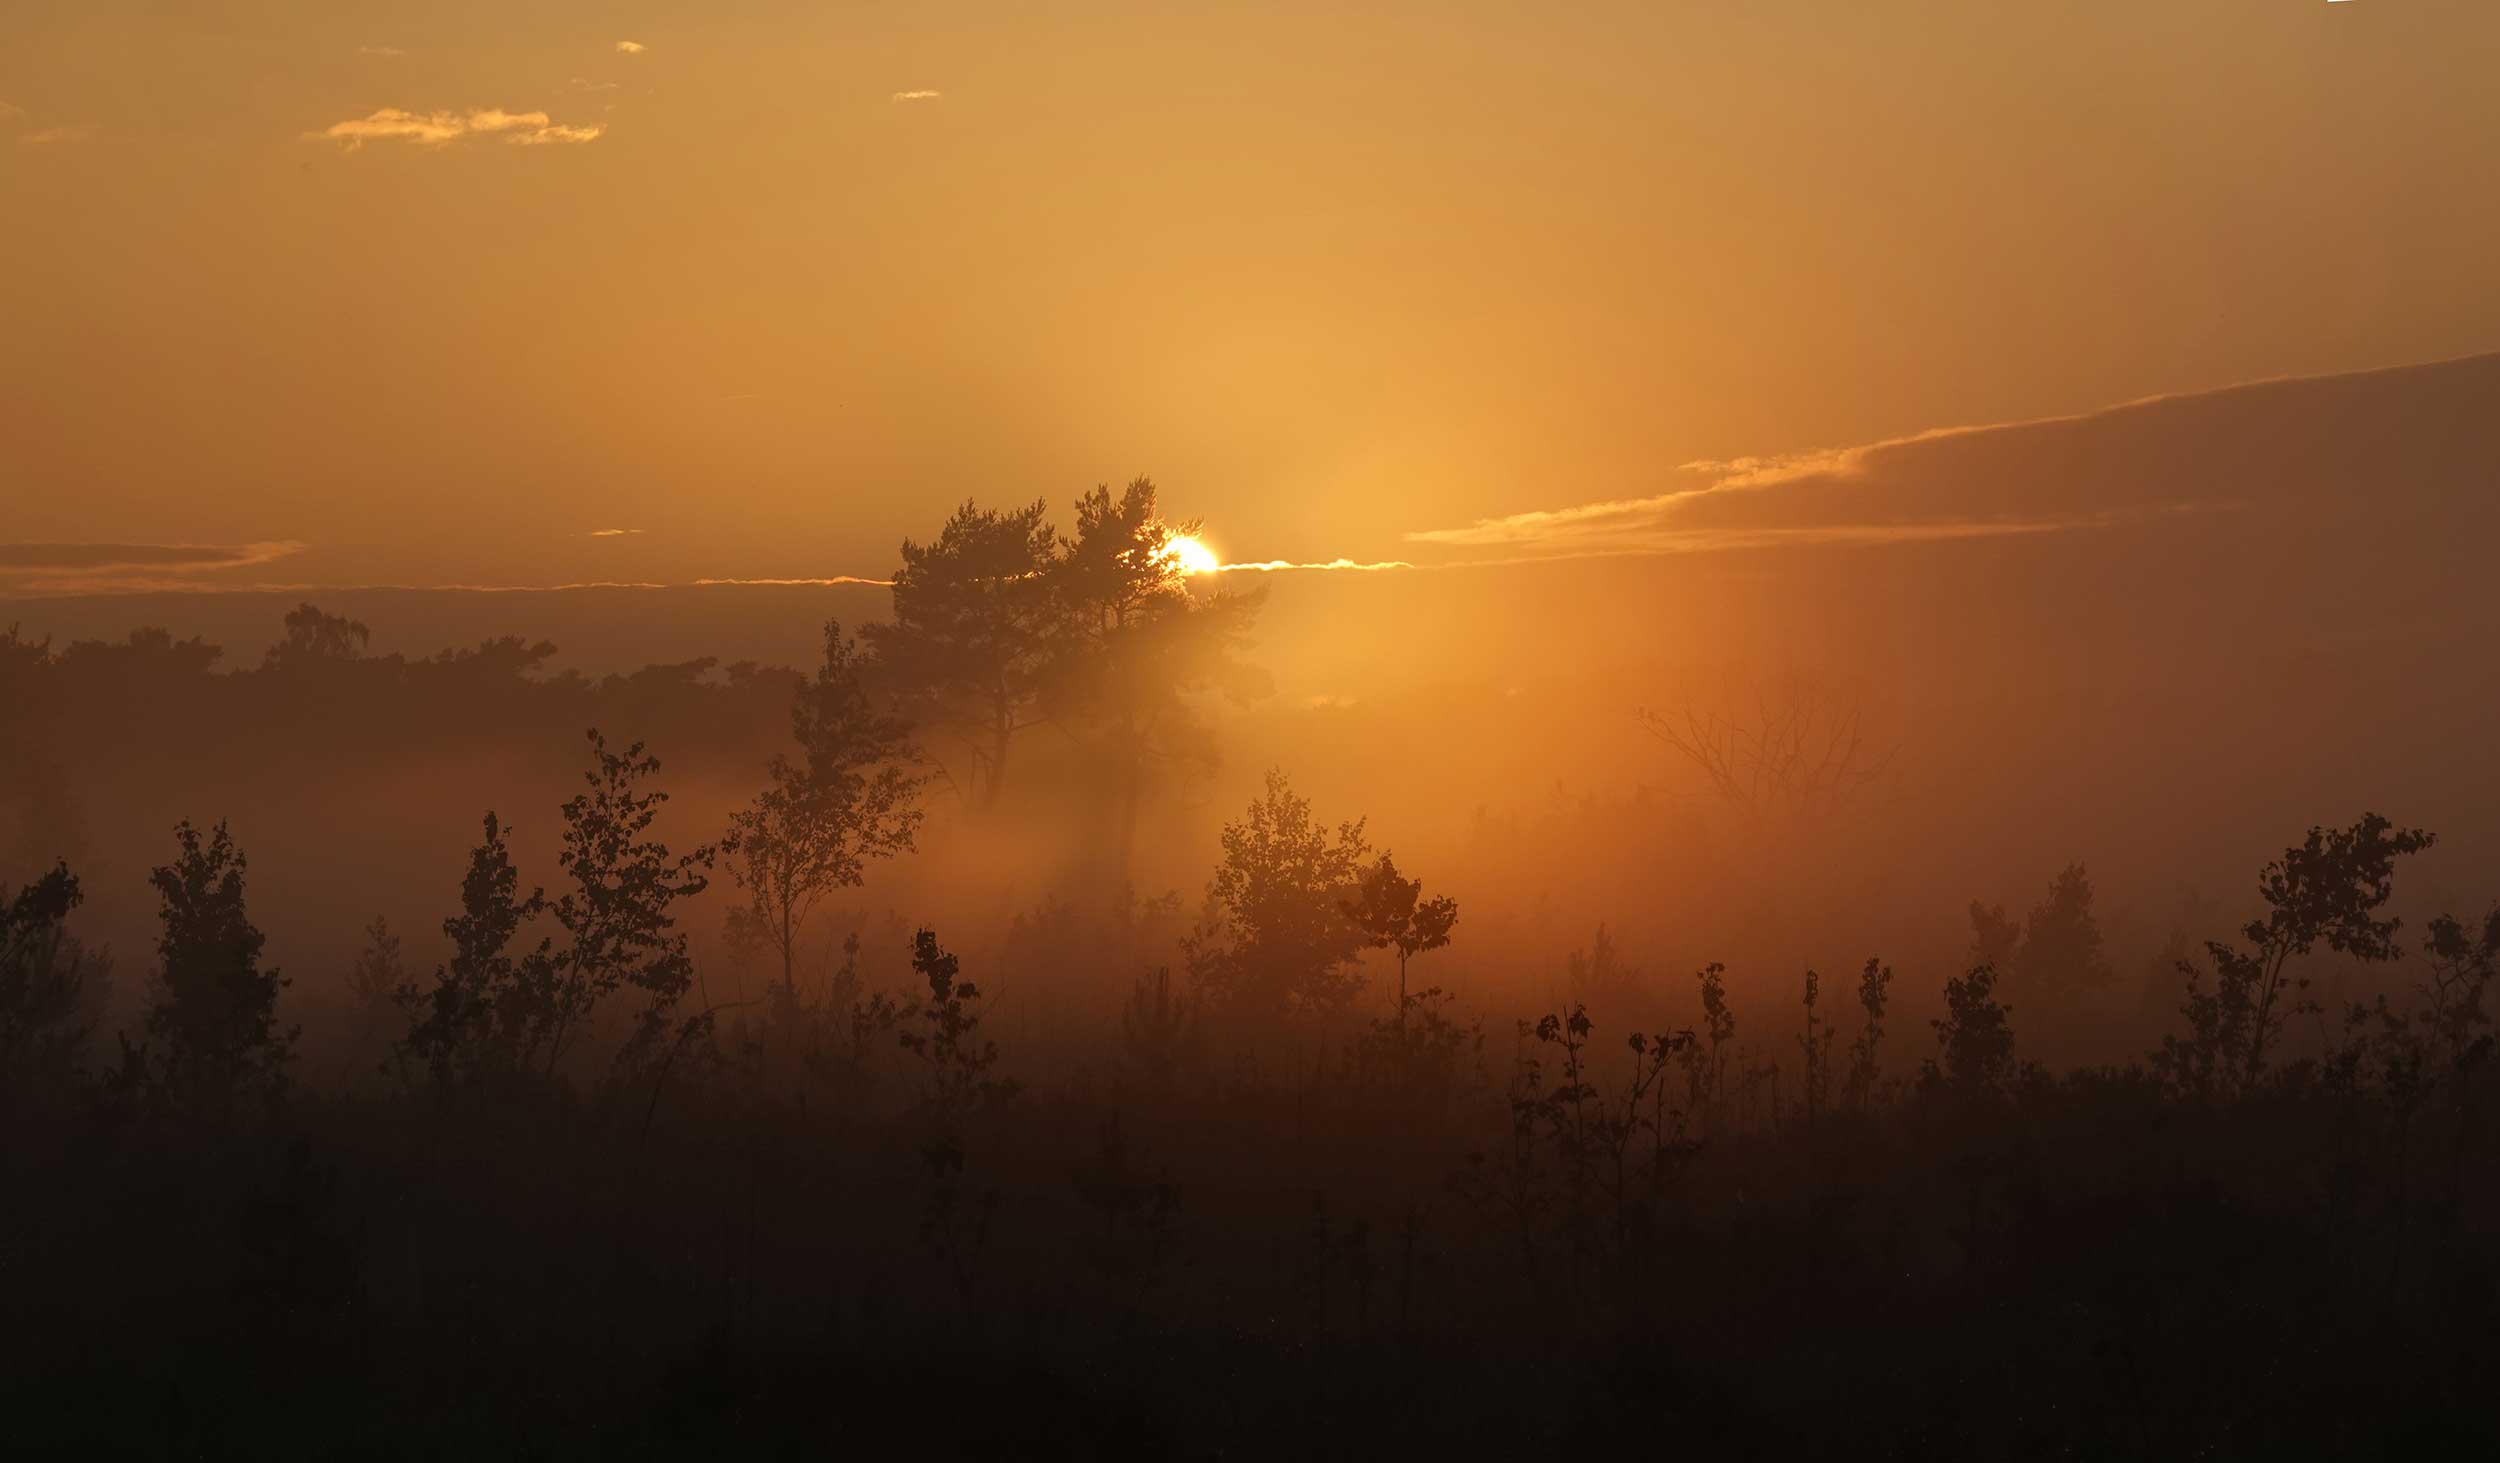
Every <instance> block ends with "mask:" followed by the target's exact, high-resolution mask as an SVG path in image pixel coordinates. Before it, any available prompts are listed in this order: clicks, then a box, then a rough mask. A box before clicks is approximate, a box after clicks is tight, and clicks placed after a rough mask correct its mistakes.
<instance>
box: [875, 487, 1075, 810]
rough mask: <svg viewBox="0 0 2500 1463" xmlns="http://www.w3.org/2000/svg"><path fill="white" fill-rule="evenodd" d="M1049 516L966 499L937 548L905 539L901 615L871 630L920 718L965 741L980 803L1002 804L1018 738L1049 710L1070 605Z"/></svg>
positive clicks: (1042, 510) (884, 666)
mask: <svg viewBox="0 0 2500 1463" xmlns="http://www.w3.org/2000/svg"><path fill="white" fill-rule="evenodd" d="M1047 512H1048V509H1047V507H1046V506H1045V505H1044V504H1043V503H1041V502H1038V501H1037V502H1034V503H1032V504H1029V505H1027V506H1025V507H1022V508H1010V509H1003V510H1002V509H996V508H988V509H985V508H979V507H976V506H975V505H974V504H973V503H971V502H970V501H966V502H965V503H964V505H963V506H962V507H961V508H958V509H956V510H955V514H954V516H953V517H951V518H949V519H947V520H946V525H945V527H943V528H941V529H940V530H938V536H937V538H936V539H935V540H933V541H932V542H930V543H929V544H927V545H925V546H924V545H921V544H916V543H914V542H912V541H911V540H909V539H905V540H904V541H903V566H902V567H901V568H900V569H898V570H896V571H895V574H894V616H893V620H892V622H891V623H886V624H872V625H869V626H867V627H866V628H865V629H863V630H862V631H861V635H862V636H863V638H865V639H866V641H867V642H868V646H869V648H870V649H871V650H872V651H874V652H875V654H876V657H877V664H878V667H879V668H880V669H881V670H882V671H883V673H884V676H885V680H886V684H887V685H888V686H889V687H890V688H891V689H892V690H893V691H894V693H895V694H896V695H897V697H898V698H900V700H901V701H902V703H903V705H904V706H905V707H906V708H907V709H908V711H909V713H910V716H911V719H912V721H913V723H914V724H915V725H916V726H918V727H920V728H922V729H923V730H924V731H926V732H927V733H929V734H931V735H933V736H936V737H940V738H943V739H944V740H945V741H946V743H947V744H948V745H949V746H953V747H960V748H961V749H962V754H963V760H962V765H963V767H964V769H965V776H964V778H963V791H964V792H965V794H966V795H967V797H968V798H969V799H970V800H971V802H972V803H973V805H974V806H976V807H983V808H986V807H989V806H991V805H992V804H994V803H996V802H997V800H998V793H999V789H1000V788H1001V787H1002V786H1003V785H1004V784H1005V781H1006V775H1007V759H1008V753H1009V751H1010V749H1011V748H1012V746H1013V743H1014V741H1015V737H1016V734H1017V733H1019V732H1021V731H1023V730H1025V729H1026V728H1027V727H1029V726H1031V725H1033V724H1034V723H1035V722H1036V721H1037V720H1038V719H1039V718H1040V714H1041V712H1040V707H1041V697H1042V690H1043V677H1044V675H1045V673H1046V672H1047V671H1048V669H1049V664H1050V657H1051V654H1052V648H1053V647H1052V641H1053V632H1054V630H1055V629H1056V628H1057V624H1058V617H1059V612H1060V605H1059V603H1058V598H1057V596H1056V595H1055V593H1054V586H1053V583H1052V579H1051V571H1052V569H1053V567H1054V565H1055V563H1056V561H1057V558H1058V553H1059V534H1058V531H1057V530H1056V529H1054V528H1052V527H1051V526H1050V524H1049V522H1048V521H1047V519H1046V514H1047Z"/></svg>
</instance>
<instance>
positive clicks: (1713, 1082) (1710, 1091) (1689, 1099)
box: [1677, 960, 1736, 1133]
mask: <svg viewBox="0 0 2500 1463" xmlns="http://www.w3.org/2000/svg"><path fill="white" fill-rule="evenodd" d="M1693 979H1694V981H1695V982H1696V983H1698V984H1699V985H1700V987H1701V1017H1702V1029H1701V1037H1702V1040H1700V1041H1696V1042H1691V1043H1687V1044H1686V1045H1685V1046H1683V1047H1682V1048H1680V1049H1679V1051H1678V1054H1677V1055H1678V1060H1680V1061H1681V1063H1682V1064H1683V1067H1684V1082H1685V1103H1686V1108H1687V1110H1688V1111H1689V1112H1691V1113H1692V1114H1693V1115H1694V1116H1695V1118H1696V1119H1697V1120H1698V1121H1699V1122H1700V1123H1701V1127H1702V1131H1703V1132H1705V1133H1716V1132H1717V1131H1718V1128H1719V1120H1720V1103H1721V1101H1722V1099H1723V1097H1724V1096H1725V1087H1726V1081H1727V1063H1728V1058H1729V1056H1730V1055H1731V1054H1732V1053H1731V1050H1730V1044H1731V1043H1732V1042H1734V1041H1735V1040H1736V1013H1735V1012H1734V1011H1732V1010H1730V1009H1729V1008H1728V1004H1727V967H1726V966H1724V965H1722V964H1720V963H1719V962H1717V961H1715V960H1713V961H1712V962H1710V963H1709V964H1708V965H1705V966H1703V967H1702V968H1701V969H1700V970H1698V971H1696V972H1694V975H1693Z"/></svg>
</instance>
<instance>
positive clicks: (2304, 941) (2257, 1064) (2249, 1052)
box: [2154, 813, 2436, 1095]
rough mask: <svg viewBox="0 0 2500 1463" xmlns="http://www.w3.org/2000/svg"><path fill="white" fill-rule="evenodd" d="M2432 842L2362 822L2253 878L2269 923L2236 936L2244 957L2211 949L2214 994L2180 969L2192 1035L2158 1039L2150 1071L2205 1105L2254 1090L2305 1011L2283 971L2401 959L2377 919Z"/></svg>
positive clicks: (2391, 922)
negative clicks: (2227, 1087)
mask: <svg viewBox="0 0 2500 1463" xmlns="http://www.w3.org/2000/svg"><path fill="white" fill-rule="evenodd" d="M2435 841H2436V839H2435V836H2434V835H2432V834H2429V833H2426V832H2424V831H2422V830H2421V829H2419V828H2408V829H2399V828H2397V827H2396V826H2395V825H2394V824H2393V823H2390V822H2389V821H2388V820H2387V819H2385V818H2382V817H2380V816H2379V815H2378V814H2376V813H2365V814H2363V815H2362V817H2361V820H2360V821H2359V822H2357V823H2355V824H2353V825H2352V826H2351V827H2350V828H2335V829H2328V828H2311V829H2310V830H2309V836H2308V837H2307V838H2306V839H2305V840H2303V841H2302V842H2301V843H2300V844H2299V845H2298V846H2297V847H2293V848H2287V849H2285V850H2284V851H2283V857H2281V858H2279V859H2276V860H2275V861H2274V862H2272V863H2270V864H2268V865H2266V866H2265V868H2264V869H2263V870H2261V871H2260V872H2259V873H2258V876H2257V893H2258V896H2259V897H2260V898H2262V899H2263V900H2264V901H2265V903H2266V915H2265V917H2264V918H2263V919H2254V920H2250V921H2249V922H2248V923H2247V924H2246V925H2245V926H2243V927H2242V928H2241V930H2240V934H2241V937H2242V938H2243V939H2245V940H2246V941H2247V942H2248V948H2247V949H2245V950H2243V949H2240V948H2238V947H2237V946H2234V945H2231V944H2228V943H2226V942H2224V941H2221V940H2211V941H2208V942H2207V943H2206V946H2205V953H2206V956H2207V958H2208V959H2209V960H2210V961H2211V963H2212V965H2213V971H2214V984H2213V988H2212V989H2211V990H2207V989H2206V988H2205V986H2204V984H2203V982H2202V980H2201V978H2200V975H2199V972H2198V971H2197V970H2196V968H2195V967H2194V966H2193V965H2190V964H2188V963H2187V962H2185V961H2182V962H2180V966H2179V969H2180V973H2181V974H2183V975H2184V976H2185V977H2186V979H2187V993H2186V996H2185V998H2184V999H2183V1000H2182V1001H2181V1002H2180V1005H2179V1012H2180V1014H2181V1015H2183V1016H2185V1017H2186V1018H2187V1021H2188V1035H2187V1036H2186V1037H2185V1038H2181V1037H2178V1036H2168V1037H2164V1038H2163V1039H2162V1047H2161V1050H2160V1051H2159V1052H2157V1053H2156V1054H2155V1056H2154V1061H2155V1064H2156V1065H2157V1066H2158V1067H2159V1068H2160V1069H2161V1070H2162V1072H2163V1074H2164V1075H2165V1076H2166V1077H2168V1078H2169V1079H2170V1080H2171V1081H2172V1082H2173V1083H2174V1084H2175V1085H2178V1086H2181V1087H2184V1088H2186V1089H2188V1090H2190V1091H2193V1092H2195V1093H2197V1094H2199V1095H2203V1094H2206V1093H2208V1092H2210V1091H2211V1090H2212V1089H2213V1088H2214V1086H2215V1085H2216V1084H2217V1083H2222V1082H2228V1083H2231V1084H2233V1085H2236V1086H2237V1087H2239V1088H2240V1089H2242V1090H2245V1089H2247V1088H2248V1087H2251V1086H2253V1085H2255V1083H2256V1081H2257V1079H2258V1077H2259V1076H2260V1075H2262V1074H2263V1073H2264V1071H2265V1065H2266V1053H2267V1052H2268V1050H2270V1049H2271V1048H2272V1046H2273V1044H2274V1039H2275V1037H2276V1036H2277V1035H2278V1034H2279V1033H2280V1032H2281V1030H2282V1027H2283V1023H2284V1022H2285V1021H2286V1020H2287V1019H2289V1017H2290V1016H2291V1015H2292V1014H2293V1012H2294V1011H2295V1010H2297V1009H2305V1008H2306V1007H2305V993H2306V992H2307V991H2308V989H2309V978H2308V977H2307V976H2305V975H2295V974H2291V973H2288V972H2287V969H2286V967H2288V966H2289V965H2290V963H2291V962H2292V961H2293V960H2295V959H2297V958H2299V957H2301V956H2304V955H2307V954H2308V953H2309V952H2310V951H2311V950H2312V949H2314V948H2316V947H2317V946H2318V945H2321V944H2323V945H2325V946H2326V947H2327V948H2328V949H2331V950H2334V951H2336V952H2338V953H2340V954H2345V955H2349V956H2351V957H2353V958H2354V959H2356V960H2361V961H2365V962H2378V961H2385V960H2393V959H2395V958H2397V956H2398V955H2399V954H2401V953H2402V951H2401V950H2400V949H2399V948H2398V946H2397V944H2396V938H2395V937H2396V930H2397V927H2398V925H2399V923H2400V922H2399V921H2398V920H2396V919H2394V918H2393V917H2389V918H2385V919H2382V918H2379V917H2378V910H2379V908H2380V907H2381V906H2382V905H2384V904H2386V903H2387V900H2388V898H2389V897H2390V896H2391V895H2392V894H2394V892H2395V868H2396V860H2397V859H2399V858H2402V857H2405V856H2406V855H2408V854H2414V853H2419V852H2421V851H2422V850H2423V849H2426V848H2428V847H2430V846H2431V844H2432V843H2433V842H2435Z"/></svg>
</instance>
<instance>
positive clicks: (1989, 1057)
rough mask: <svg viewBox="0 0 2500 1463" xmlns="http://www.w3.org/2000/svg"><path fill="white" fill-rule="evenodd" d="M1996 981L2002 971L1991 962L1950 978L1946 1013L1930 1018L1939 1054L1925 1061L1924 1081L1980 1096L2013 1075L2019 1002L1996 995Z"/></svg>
mask: <svg viewBox="0 0 2500 1463" xmlns="http://www.w3.org/2000/svg"><path fill="white" fill-rule="evenodd" d="M1996 986H1997V973H1996V971H1995V970H1993V969H1991V968H1990V967H1988V966H1985V965H1977V966H1973V967H1971V969H1970V970H1969V971H1968V972H1966V973H1964V974H1962V975H1959V976H1956V977H1954V978H1953V979H1951V980H1948V981H1946V982H1945V983H1944V1006H1945V1014H1944V1015H1942V1016H1940V1017H1938V1018H1936V1019H1935V1020H1933V1021H1930V1022H1928V1023H1927V1024H1928V1025H1929V1026H1932V1027H1934V1028H1935V1032H1936V1054H1935V1055H1934V1056H1932V1057H1929V1058H1927V1059H1926V1060H1925V1061H1924V1062H1923V1063H1922V1065H1921V1069H1920V1081H1921V1082H1922V1084H1924V1085H1925V1086H1927V1087H1930V1088H1942V1089H1945V1090H1949V1091H1952V1092H1955V1093H1959V1094H1962V1095H1965V1096H1972V1097H1980V1096H1987V1095H1991V1094H1994V1093H1996V1092H1998V1091H2000V1090H2002V1089H2003V1088H2004V1086H2005V1085H2006V1083H2007V1082H2008V1081H2009V1080H2010V1079H2011V1078H2012V1077H2013V1075H2014V1024H2013V1021H2012V1019H2011V1018H2012V1016H2013V1008H2012V1007H2010V1006H2007V1005H2005V1004H2004V1003H2003V1002H2001V1001H1999V1000H1998V999H1997V998H1996Z"/></svg>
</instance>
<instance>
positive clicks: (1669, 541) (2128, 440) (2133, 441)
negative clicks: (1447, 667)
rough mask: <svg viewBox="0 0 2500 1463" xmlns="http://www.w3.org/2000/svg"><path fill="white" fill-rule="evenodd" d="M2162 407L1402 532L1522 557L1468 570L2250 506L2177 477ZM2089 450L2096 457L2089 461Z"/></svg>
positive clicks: (1722, 464) (2076, 523) (2105, 524)
mask: <svg viewBox="0 0 2500 1463" xmlns="http://www.w3.org/2000/svg"><path fill="white" fill-rule="evenodd" d="M2159 405H2160V403H2158V402H2137V403H2129V404H2127V405H2124V406H2119V407H2113V408H2110V409H2108V410H2106V411H2102V412H2093V413H2086V414H2082V415H2071V416H2057V417H2044V418H2039V419H2036V420H2032V421H2025V422H2014V423H2006V424H2001V425H1996V426H1985V427H1948V428H1941V429H1938V430H1934V431H1927V432H1919V433H1915V434H1913V435H1910V436H1904V437H1894V438H1888V439H1886V440H1883V441H1880V442H1870V443H1866V444H1863V445H1860V446H1855V447H1845V448H1838V449H1833V450H1828V451H1819V452H1807V453H1798V454H1793V455H1788V456H1780V457H1738V458H1731V459H1726V460H1716V461H1700V462H1687V463H1684V464H1681V465H1680V466H1678V467H1676V468H1674V469H1673V470H1672V472H1671V473H1670V474H1669V476H1670V478H1671V479H1682V480H1685V482H1687V483H1689V484H1690V485H1689V486H1681V485H1680V486H1672V487H1669V488H1667V489H1666V490H1664V491H1660V492H1655V493H1648V494H1644V495H1640V496H1635V497H1622V498H1610V499H1602V500H1599V501H1596V502H1590V503H1578V504H1573V505H1571V506H1569V507H1564V508H1551V509H1539V510H1535V511H1531V512H1524V513H1511V514H1504V515H1501V516H1498V517H1492V518H1479V519H1477V520H1476V521H1475V522H1473V523H1469V524H1465V525H1460V526H1455V527H1444V528H1426V529H1418V530H1415V531H1413V532H1410V533H1408V534H1406V535H1405V537H1406V540H1407V541H1408V542H1410V543H1419V544H1433V545H1438V546H1442V547H1449V548H1506V549H1511V550H1514V551H1517V553H1518V554H1519V555H1520V556H1521V557H1517V558H1501V559H1478V560H1469V561H1466V562H1467V563H1469V564H1497V563H1524V562H1536V561H1538V560H1543V559H1576V558H1604V557H1618V556H1625V555H1656V554H1677V553H1694V552H1709V551H1720V550H1732V549H1761V548H1772V547H1780V546H1806V545H1880V544H1904V543H1925V542H1938V541H1949V540H1956V539H1980V538H2003V537H2013V536H2024V535H2034V534H2046V533H2066V532H2079V531H2089V530H2094V529H2105V528H2112V527H2116V526H2118V525H2121V524H2127V523H2136V522H2143V521H2148V520H2152V519H2158V518H2165V517H2172V516H2176V515H2180V514H2188V513H2202V512H2208V511H2220V510H2227V509H2230V508H2233V507H2236V506H2239V505H2238V504H2237V503H2235V502H2231V501H2226V500H2223V499H2218V498H2216V497H2214V496H2212V494H2211V490H2210V486H2209V484H2208V483H2207V482H2204V481H2198V480H2194V479H2193V478H2192V477H2188V476H2183V475H2181V474H2180V472H2179V471H2178V467H2177V464H2176V462H2175V461H2174V459H2176V458H2177V457H2178V456H2179V454H2178V453H2177V451H2176V449H2175V444H2173V445H2170V446H2165V439H2164V437H2163V436H2162V434H2161V432H2160V430H2159V428H2158V427H2157V426H2156V425H2154V424H2151V423H2149V422H2147V421H2146V420H2145V419H2144V418H2143V416H2142V413H2144V412H2145V410H2146V409H2147V408H2148V407H2156V406H2159ZM2084 441H2089V442H2091V443H2093V444H2095V446H2096V448H2097V449H2098V450H2096V451H2085V450H2079V448H2078V445H2077V444H2078V443H2080V442H2084ZM1436 567H1440V566H1436ZM1450 567H1458V566H1457V565H1452V566H1450Z"/></svg>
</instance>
